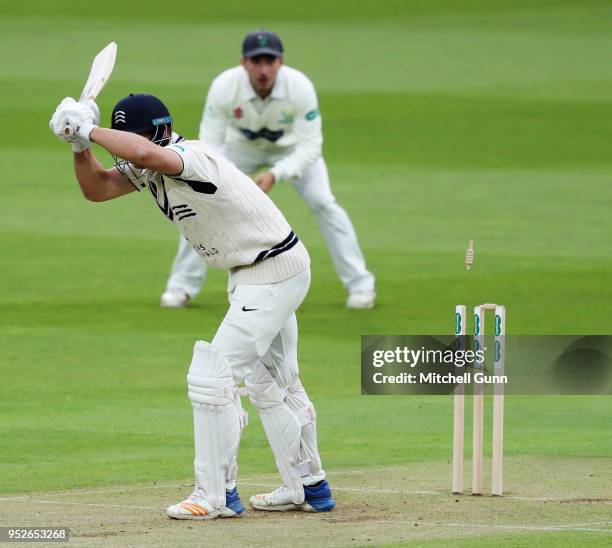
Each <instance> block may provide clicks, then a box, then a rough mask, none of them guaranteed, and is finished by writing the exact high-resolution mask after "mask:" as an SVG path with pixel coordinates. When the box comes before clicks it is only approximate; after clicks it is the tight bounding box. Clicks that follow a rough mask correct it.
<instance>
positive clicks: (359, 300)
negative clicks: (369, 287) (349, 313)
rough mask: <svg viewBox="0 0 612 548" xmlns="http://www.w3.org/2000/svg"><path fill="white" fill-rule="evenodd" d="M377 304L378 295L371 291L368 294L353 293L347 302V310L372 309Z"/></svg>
mask: <svg viewBox="0 0 612 548" xmlns="http://www.w3.org/2000/svg"><path fill="white" fill-rule="evenodd" d="M375 304H376V293H374V291H370V292H367V293H351V294H350V295H349V298H348V300H347V301H346V307H347V308H353V309H371V308H374V305H375Z"/></svg>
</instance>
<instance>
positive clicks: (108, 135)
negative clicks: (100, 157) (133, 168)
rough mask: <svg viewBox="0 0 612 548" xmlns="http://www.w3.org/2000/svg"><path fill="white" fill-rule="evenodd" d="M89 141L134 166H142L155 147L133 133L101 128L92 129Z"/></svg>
mask: <svg viewBox="0 0 612 548" xmlns="http://www.w3.org/2000/svg"><path fill="white" fill-rule="evenodd" d="M89 139H90V140H91V141H93V142H94V143H98V144H99V145H100V146H103V147H104V148H105V149H106V150H108V151H109V152H110V153H111V154H114V155H115V156H119V157H120V158H122V159H124V160H128V161H130V162H132V163H134V164H143V163H144V161H145V160H146V158H147V156H148V155H149V154H150V153H151V150H152V149H154V147H155V145H154V144H153V143H151V142H150V141H149V140H148V139H145V138H144V137H141V136H140V135H136V134H135V133H129V132H127V131H117V130H115V129H108V128H102V127H94V129H93V130H92V131H91V133H90V134H89Z"/></svg>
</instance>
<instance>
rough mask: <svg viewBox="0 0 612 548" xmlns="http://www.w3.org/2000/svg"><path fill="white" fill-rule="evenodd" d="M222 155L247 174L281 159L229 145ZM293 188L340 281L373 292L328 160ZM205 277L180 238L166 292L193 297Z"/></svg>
mask: <svg viewBox="0 0 612 548" xmlns="http://www.w3.org/2000/svg"><path fill="white" fill-rule="evenodd" d="M223 154H224V155H225V156H226V158H228V159H229V160H231V161H232V162H234V163H235V164H236V166H238V168H239V169H240V170H241V171H243V172H245V173H253V172H254V171H255V170H256V169H258V168H259V167H261V166H262V165H268V164H274V163H275V162H276V161H277V160H278V159H280V157H276V158H274V157H273V158H270V157H267V156H264V155H263V154H262V153H261V152H259V151H256V150H244V149H242V148H237V147H230V146H229V145H226V147H225V148H224V150H223ZM291 184H292V185H293V187H294V188H295V189H296V190H297V191H298V193H299V194H300V196H301V197H302V198H303V199H304V201H305V202H306V204H307V205H308V207H309V208H310V210H311V211H312V212H313V214H314V215H315V217H316V219H317V223H318V225H319V228H320V229H321V232H322V233H323V237H324V239H325V242H326V244H327V247H328V249H329V252H330V254H331V258H332V261H333V263H334V267H335V268H336V272H337V273H338V277H339V278H340V281H341V282H342V284H343V285H344V287H345V288H346V289H347V291H348V292H349V293H369V292H372V291H374V282H375V280H374V275H373V274H372V273H371V272H369V271H368V270H367V269H366V264H365V259H364V257H363V253H362V252H361V249H360V248H359V243H358V242H357V234H356V233H355V229H354V228H353V224H352V223H351V220H350V218H349V216H348V214H347V213H346V211H345V210H344V209H343V208H342V207H341V206H340V205H339V204H338V203H337V202H336V198H335V196H334V195H333V193H332V191H331V187H330V184H329V174H328V172H327V165H326V164H325V160H323V158H319V159H318V160H317V161H316V162H315V163H314V164H313V165H311V166H310V167H309V168H308V169H307V170H306V172H305V173H304V175H303V176H302V177H301V178H296V179H291ZM205 276H206V264H205V263H204V261H203V259H202V258H201V257H200V256H199V255H198V253H197V252H196V251H195V250H194V249H193V247H192V246H191V244H190V243H189V242H188V241H187V240H186V239H185V238H184V237H183V236H182V235H181V236H180V238H179V246H178V251H177V254H176V257H175V258H174V262H173V263H172V270H171V273H170V278H169V279H168V283H167V289H179V290H181V291H184V292H185V293H187V294H188V295H189V296H190V297H194V296H195V295H197V294H198V293H199V292H200V290H201V289H202V286H203V284H204V278H205Z"/></svg>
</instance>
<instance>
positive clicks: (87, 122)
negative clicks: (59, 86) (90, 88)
mask: <svg viewBox="0 0 612 548" xmlns="http://www.w3.org/2000/svg"><path fill="white" fill-rule="evenodd" d="M99 122H100V110H99V109H98V106H97V105H96V104H95V102H93V101H87V102H83V103H80V102H78V101H76V100H74V99H73V98H72V97H66V98H65V99H63V100H62V102H61V103H60V104H59V105H58V107H57V108H56V109H55V112H54V113H53V116H52V117H51V120H50V121H49V127H50V128H51V131H53V133H55V135H57V137H58V138H59V139H62V140H63V141H68V142H69V143H71V144H72V150H74V151H75V152H83V151H85V150H87V149H88V148H89V147H90V146H91V141H90V140H89V134H90V133H91V130H92V129H93V128H94V127H96V126H97V125H98V123H99Z"/></svg>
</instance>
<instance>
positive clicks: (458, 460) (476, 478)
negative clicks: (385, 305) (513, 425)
mask: <svg viewBox="0 0 612 548" xmlns="http://www.w3.org/2000/svg"><path fill="white" fill-rule="evenodd" d="M487 310H493V311H494V312H495V350H494V352H495V354H494V355H495V357H494V365H493V368H494V374H495V375H503V373H504V361H505V335H506V307H504V306H501V305H496V304H481V305H478V306H475V307H474V350H479V349H480V348H484V343H485V312H486V311H487ZM466 334H467V329H466V308H465V306H464V305H457V306H456V307H455V336H457V337H462V338H460V339H458V340H460V341H463V340H464V339H463V337H464V336H465V335H466ZM484 366H485V363H484V361H479V362H476V363H475V364H474V368H475V369H483V368H484ZM453 394H454V397H453V478H452V490H453V491H452V492H453V494H460V493H463V456H464V455H463V454H464V436H465V388H464V385H463V384H460V383H458V384H457V386H456V387H455V390H454V392H453ZM472 404H473V412H472V495H482V494H483V477H484V385H483V384H478V383H476V384H474V392H473V396H472ZM503 444H504V387H503V384H501V383H496V384H495V385H494V386H493V444H492V445H493V447H492V453H491V455H492V458H491V460H492V463H491V494H492V495H495V496H501V495H502V492H503V489H502V461H503V451H504V449H503Z"/></svg>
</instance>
